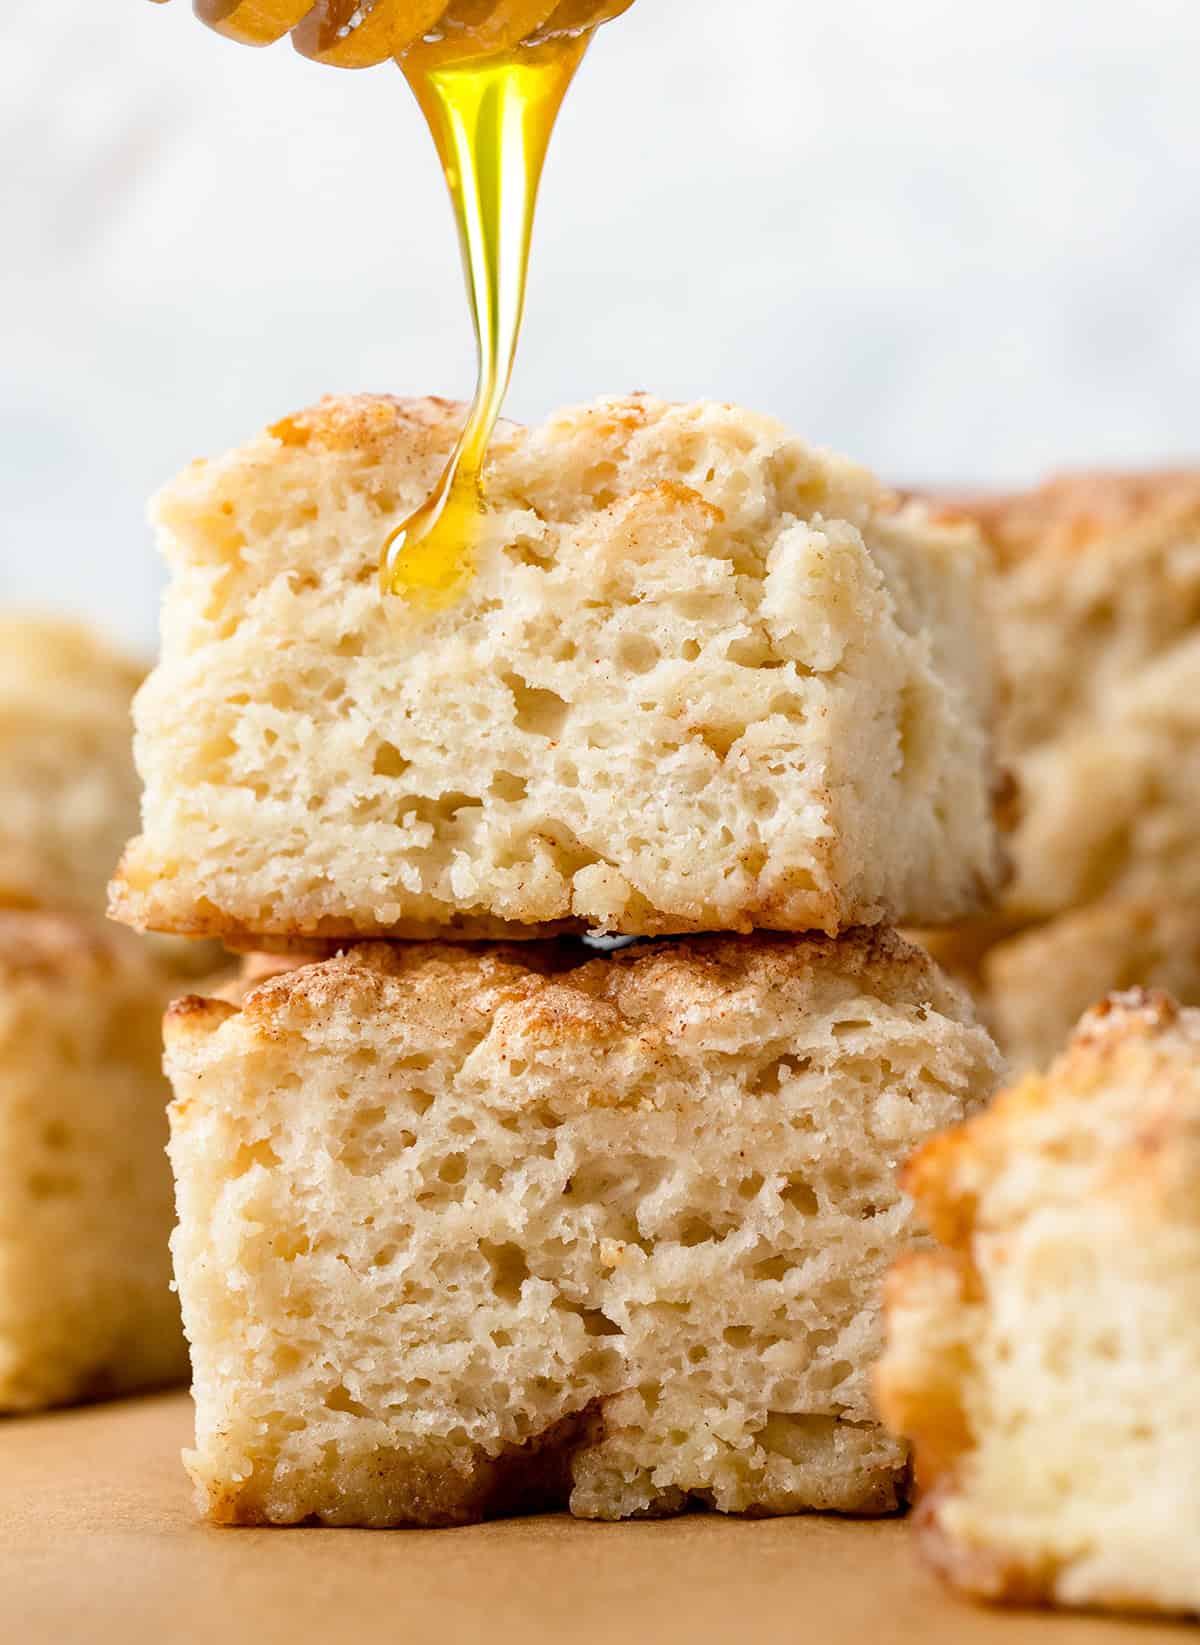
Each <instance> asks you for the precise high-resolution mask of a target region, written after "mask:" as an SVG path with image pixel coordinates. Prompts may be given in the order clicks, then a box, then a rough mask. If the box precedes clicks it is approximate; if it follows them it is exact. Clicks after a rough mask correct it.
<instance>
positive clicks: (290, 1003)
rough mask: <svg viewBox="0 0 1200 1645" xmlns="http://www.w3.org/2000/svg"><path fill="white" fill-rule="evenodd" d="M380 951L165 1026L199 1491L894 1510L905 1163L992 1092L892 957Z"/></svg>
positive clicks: (303, 971)
mask: <svg viewBox="0 0 1200 1645" xmlns="http://www.w3.org/2000/svg"><path fill="white" fill-rule="evenodd" d="M585 952H586V951H581V950H579V949H578V947H577V945H566V944H563V945H561V946H558V945H554V944H522V945H515V946H509V947H507V948H492V949H484V950H478V949H472V948H470V947H468V946H465V945H459V946H454V945H447V944H431V945H399V946H384V945H365V946H362V947H358V948H353V949H351V950H349V951H348V952H346V953H344V954H343V955H341V956H339V957H338V958H336V959H333V960H328V961H325V962H322V963H319V964H314V965H311V966H306V967H301V968H299V969H291V970H288V971H286V972H283V973H282V974H279V975H277V976H275V977H273V978H271V979H269V980H267V981H265V982H263V983H261V984H259V985H258V986H257V987H253V986H251V987H250V988H249V990H248V991H246V990H245V989H243V990H242V993H241V1004H240V1008H239V1007H238V1006H237V1005H236V1004H234V1003H230V1002H228V1001H220V1000H202V999H199V998H192V999H189V1000H185V1001H181V1002H179V1003H177V1004H176V1005H175V1006H174V1007H173V1008H172V1011H171V1013H170V1014H169V1016H168V1019H167V1066H168V1072H169V1074H170V1077H171V1080H172V1083H173V1086H174V1091H175V1099H174V1103H173V1106H172V1109H171V1128H172V1140H171V1158H172V1162H173V1165H174V1169H175V1174H176V1180H177V1191H178V1205H179V1227H178V1230H177V1232H176V1234H175V1236H174V1255H175V1270H176V1276H177V1280H178V1285H179V1292H180V1297H181V1300H182V1304H183V1312H184V1321H185V1326H186V1329H187V1333H188V1336H189V1339H190V1341H191V1346H192V1358H193V1365H194V1388H193V1393H194V1397H195V1402H196V1444H195V1448H194V1450H192V1451H191V1452H190V1453H189V1454H188V1456H187V1459H186V1460H187V1463H188V1467H189V1469H190V1471H191V1473H192V1476H193V1479H194V1480H195V1483H196V1486H197V1494H198V1501H199V1503H200V1505H201V1507H202V1509H203V1511H204V1512H206V1513H207V1514H208V1515H209V1516H210V1517H211V1518H212V1519H214V1520H217V1521H221V1522H226V1523H237V1524H263V1523H267V1524H295V1523H300V1522H306V1521H319V1522H321V1523H325V1524H336V1525H366V1526H385V1525H401V1524H422V1525H440V1524H452V1523H459V1522H463V1521H468V1520H476V1519H481V1518H484V1517H489V1516H492V1515H496V1514H502V1513H506V1512H510V1511H513V1510H514V1509H516V1508H518V1507H525V1508H528V1507H532V1506H541V1507H569V1509H570V1511H571V1512H572V1513H573V1514H576V1515H578V1516H582V1517H591V1518H600V1519H621V1518H626V1517H630V1516H642V1515H647V1514H666V1513H673V1512H677V1511H679V1510H681V1509H683V1508H685V1507H687V1506H688V1505H699V1504H703V1505H707V1506H709V1507H712V1508H716V1509H719V1510H722V1511H725V1512H756V1513H789V1512H795V1511H798V1510H802V1509H832V1510H837V1511H840V1512H853V1513H882V1512H887V1511H890V1510H892V1509H894V1508H895V1507H896V1506H897V1505H898V1503H899V1502H900V1501H901V1500H902V1499H903V1495H904V1491H905V1482H906V1478H907V1463H906V1454H905V1451H904V1448H903V1446H901V1445H897V1444H895V1443H893V1442H891V1441H889V1440H888V1439H886V1438H885V1437H884V1435H883V1434H882V1431H881V1429H880V1427H879V1424H878V1422H877V1420H876V1418H875V1416H874V1413H873V1411H872V1408H871V1405H870V1402H869V1398H868V1372H869V1367H870V1365H871V1363H872V1361H873V1360H874V1358H875V1356H876V1353H877V1351H878V1347H879V1340H878V1316H879V1287H880V1282H881V1279H882V1275H883V1272H884V1269H885V1268H886V1266H887V1264H888V1262H889V1261H890V1260H891V1259H892V1257H893V1256H894V1255H896V1254H897V1253H898V1252H899V1251H900V1250H902V1249H904V1248H905V1247H906V1246H907V1245H908V1243H909V1240H910V1238H911V1232H912V1231H911V1225H910V1207H909V1204H908V1202H907V1200H906V1199H905V1198H904V1196H903V1195H902V1194H901V1193H900V1191H899V1189H898V1187H897V1184H896V1181H895V1172H894V1170H893V1167H894V1165H895V1164H896V1162H897V1161H898V1160H900V1159H902V1158H903V1157H904V1156H905V1155H906V1153H907V1152H908V1151H909V1149H910V1148H911V1146H912V1145H913V1144H914V1143H915V1142H917V1141H918V1140H920V1139H923V1138H924V1137H926V1136H928V1135H930V1134H931V1133H932V1132H934V1131H935V1130H937V1129H938V1128H939V1127H941V1126H943V1125H946V1124H947V1123H953V1122H955V1121H957V1120H958V1119H959V1118H961V1117H962V1116H963V1115H965V1114H966V1113H967V1112H969V1111H970V1109H971V1108H972V1106H973V1105H974V1104H975V1102H976V1101H977V1099H980V1098H982V1097H984V1096H985V1095H986V1094H987V1093H988V1092H989V1091H990V1089H991V1087H992V1084H993V1082H994V1079H995V1076H996V1070H997V1059H996V1055H995V1051H994V1048H993V1046H992V1044H991V1041H990V1040H989V1038H988V1036H987V1034H986V1032H985V1031H984V1030H983V1029H981V1028H980V1027H979V1026H978V1025H977V1024H976V1023H975V1021H974V1018H973V1016H972V1014H971V1011H970V1006H969V1004H968V1002H967V1000H966V996H965V995H964V994H963V993H961V992H960V991H959V990H958V989H956V988H955V987H954V986H953V985H952V984H949V983H948V982H946V980H945V979H944V978H943V977H941V975H940V974H939V973H938V972H937V970H936V969H935V968H934V967H933V966H932V965H931V963H930V962H929V961H928V959H927V958H926V957H925V956H924V955H923V954H920V953H919V952H918V951H917V950H915V949H912V948H910V947H909V946H908V945H907V944H905V943H903V942H902V941H901V940H900V939H899V938H897V937H896V936H895V935H894V934H891V933H889V932H871V933H862V932H856V933H851V934H848V935H846V936H844V937H842V938H840V939H837V940H833V939H829V938H824V937H806V938H794V937H784V936H774V937H772V936H755V937H747V938H738V937H724V938H697V939H690V938H684V939H681V940H679V941H678V942H676V943H662V944H657V945H649V946H645V947H634V948H631V949H628V950H626V951H624V952H621V953H617V954H614V955H611V956H608V957H604V958H590V959H587V960H586V963H582V964H581V963H579V960H580V955H581V953H585Z"/></svg>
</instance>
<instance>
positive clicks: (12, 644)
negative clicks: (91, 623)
mask: <svg viewBox="0 0 1200 1645" xmlns="http://www.w3.org/2000/svg"><path fill="white" fill-rule="evenodd" d="M144 672H145V670H144V669H142V668H141V667H139V665H138V664H137V663H135V662H133V661H131V660H130V659H128V658H126V657H123V656H121V655H120V654H118V653H117V652H115V651H113V650H112V649H111V648H110V647H109V646H108V645H106V644H105V642H104V641H103V640H101V639H100V638H99V637H98V636H97V635H95V634H94V633H93V632H92V631H91V630H90V629H88V628H86V627H84V626H83V625H82V624H79V623H73V622H67V621H63V620H61V619H58V618H52V617H31V616H21V615H16V614H13V613H3V614H0V907H9V908H53V909H66V910H71V911H84V912H90V913H94V914H101V913H103V911H104V902H105V887H106V886H107V884H108V881H109V879H110V877H111V875H112V872H113V869H114V867H115V866H116V862H117V859H118V857H119V856H120V855H121V849H122V847H123V846H124V844H125V842H126V840H127V839H128V837H129V833H130V830H131V829H134V828H136V827H137V817H138V793H139V785H138V779H137V773H136V772H135V770H134V766H133V751H132V747H131V743H132V737H133V724H132V720H131V716H130V707H131V704H132V701H133V694H134V692H135V691H136V689H137V687H138V684H139V683H140V681H141V679H142V677H143V674H144Z"/></svg>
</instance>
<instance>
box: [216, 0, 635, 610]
mask: <svg viewBox="0 0 1200 1645" xmlns="http://www.w3.org/2000/svg"><path fill="white" fill-rule="evenodd" d="M632 3H633V0H451V3H450V4H449V5H447V3H446V0H317V3H315V4H314V0H193V9H194V11H195V13H196V15H197V17H199V18H200V19H201V21H202V22H205V23H207V24H209V26H210V27H212V28H215V29H217V30H219V31H220V32H221V33H222V34H226V35H229V36H230V37H231V38H232V39H235V40H239V41H241V42H242V43H243V44H244V45H257V46H264V45H270V44H271V43H272V42H273V41H275V40H279V39H281V38H282V37H283V36H284V35H285V34H290V35H291V37H292V41H293V44H294V45H295V46H296V47H297V49H298V50H299V51H302V52H303V53H304V54H305V55H306V56H308V57H313V58H316V59H317V60H318V61H319V62H323V63H332V64H335V65H337V66H338V67H341V68H367V67H369V66H370V65H371V64H373V63H379V62H383V61H385V60H386V59H387V58H389V57H394V58H396V59H397V60H398V62H399V63H400V66H401V68H402V69H403V71H404V74H405V77H406V78H407V80H408V83H409V85H410V86H411V87H412V89H413V92H414V93H415V95H416V98H417V101H418V103H419V104H420V106H421V110H422V112H423V114H424V116H425V119H426V122H427V123H428V126H429V130H430V132H431V134H432V136H433V140H434V143H435V145H436V147H437V152H438V158H439V160H440V161H441V165H442V171H443V172H444V174H445V178H446V184H447V187H448V188H449V191H450V199H451V203H452V205H453V207H454V215H455V219H456V222H457V225H458V235H459V242H460V245H461V248H462V256H463V266H464V269H465V272H466V279H467V291H468V294H469V296H470V300H471V310H472V317H473V319H474V324H475V339H476V344H477V352H478V376H477V379H476V387H475V398H474V400H473V402H472V405H471V409H470V412H469V414H468V416H467V420H466V422H465V424H464V426H463V429H462V432H461V434H460V435H459V438H458V441H457V443H456V445H455V447H454V450H453V452H452V453H451V455H450V459H449V461H448V462H447V464H446V467H445V469H444V470H443V472H442V475H441V478H440V479H439V480H438V483H437V485H436V486H435V487H434V489H433V491H432V493H431V494H430V496H429V497H428V498H427V500H426V501H425V502H424V503H423V504H422V505H421V507H420V508H419V509H417V511H416V512H415V513H414V514H411V515H409V517H408V519H406V520H405V521H404V522H403V523H402V524H401V525H400V526H398V527H397V529H396V530H395V531H393V532H392V534H391V536H390V537H389V538H388V540H387V542H386V543H385V544H384V548H383V554H382V558H381V562H380V584H381V587H382V588H383V590H384V592H385V593H387V594H392V595H402V596H404V597H405V598H407V599H408V600H410V601H412V602H413V603H414V604H418V605H421V606H424V607H426V608H432V609H437V608H441V607H445V606H448V605H451V604H452V603H453V602H454V601H455V600H456V599H457V598H458V597H459V595H460V594H461V593H462V592H463V590H464V589H465V588H466V586H467V584H468V583H469V582H470V579H471V576H472V573H473V570H474V564H475V554H476V548H477V543H478V538H479V533H480V529H481V526H482V522H483V518H484V513H485V499H484V484H483V471H484V464H485V461H486V458H487V451H488V445H489V443H490V441H491V437H492V433H493V431H494V429H495V426H496V419H497V418H498V416H499V414H500V408H501V406H502V404H503V402H504V396H505V394H506V392H507V390H508V384H509V380H510V378H511V376H512V368H513V360H514V358H515V355H516V348H517V339H518V337H519V335H520V330H521V316H522V313H523V310H524V306H525V284H526V276H527V272H528V268H529V246H530V241H531V238H532V233H533V218H534V210H535V207H536V205H537V194H538V185H539V183H540V181H541V176H542V167H543V164H544V162H545V158H546V151H547V148H548V147H549V143H550V136H551V133H552V132H553V130H554V123H555V120H556V119H557V117H558V111H559V108H560V107H561V105H562V100H563V97H564V96H565V95H566V91H567V88H568V86H569V85H570V83H571V80H572V78H573V77H574V74H575V71H576V69H577V68H578V67H579V64H580V62H581V61H582V59H583V55H584V52H585V51H586V50H587V47H588V43H589V41H590V40H591V36H592V34H593V32H594V30H595V29H596V27H597V26H598V25H599V24H600V23H603V22H606V21H607V20H608V19H609V18H612V17H617V16H619V15H620V13H621V12H623V11H627V10H628V9H629V7H630V5H632Z"/></svg>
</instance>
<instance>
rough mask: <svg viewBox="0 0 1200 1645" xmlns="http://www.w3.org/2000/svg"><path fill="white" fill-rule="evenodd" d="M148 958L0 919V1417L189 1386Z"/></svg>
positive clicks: (27, 916)
mask: <svg viewBox="0 0 1200 1645" xmlns="http://www.w3.org/2000/svg"><path fill="white" fill-rule="evenodd" d="M169 993H170V985H169V983H168V982H167V980H166V979H165V978H164V975H163V973H162V971H161V969H160V968H159V966H158V965H157V963H156V962H155V961H154V960H153V959H152V958H151V957H149V956H148V955H147V953H146V952H145V949H144V945H143V944H141V943H139V942H138V941H137V940H136V939H135V938H133V937H131V936H130V935H129V934H128V933H126V932H122V931H116V930H114V929H113V928H112V927H107V926H105V925H103V924H102V923H101V922H100V921H98V920H95V919H89V918H86V917H84V916H78V917H69V916H64V915H53V914H44V913H18V912H0V1411H28V1410H36V1409H39V1408H41V1407H44V1406H50V1405H61V1404H66V1403H70V1402H73V1401H76V1400H82V1399H94V1398H98V1397H100V1396H102V1395H110V1394H118V1393H124V1392H127V1391H129V1390H131V1389H135V1388H142V1387H148V1386H152V1385H155V1384H160V1383H166V1382H172V1381H183V1380H184V1379H185V1378H186V1375H187V1363H188V1362H187V1350H186V1346H185V1343H184V1340H183V1333H182V1330H181V1328H180V1322H179V1308H178V1305H177V1303H176V1301H175V1298H174V1297H173V1296H172V1295H171V1291H170V1281H171V1266H170V1257H169V1253H168V1246H167V1242H168V1239H169V1236H170V1231H171V1226H172V1223H173V1221H174V1218H173V1205H172V1189H171V1173H170V1169H169V1167H168V1165H167V1161H166V1158H165V1156H164V1148H165V1144H166V1140H167V1119H166V1104H167V1099H168V1097H169V1095H170V1092H169V1088H168V1086H167V1083H166V1081H165V1079H164V1078H163V1075H162V1066H161V1065H162V1034H161V1021H162V1013H163V1010H164V1007H165V1006H166V1003H167V1000H168V997H169Z"/></svg>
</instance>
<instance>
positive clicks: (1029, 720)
mask: <svg viewBox="0 0 1200 1645" xmlns="http://www.w3.org/2000/svg"><path fill="white" fill-rule="evenodd" d="M949 515H950V517H952V518H960V519H961V518H964V517H965V518H969V519H971V520H972V521H973V522H974V523H976V524H978V525H979V526H980V527H981V528H982V530H983V532H984V534H985V536H986V537H987V539H988V542H989V545H990V546H991V548H992V551H993V554H994V557H995V562H996V566H997V571H998V575H997V578H996V586H995V599H996V602H997V604H996V622H995V631H996V632H995V638H996V647H997V653H998V662H999V673H1000V694H999V715H998V726H997V730H998V740H999V747H1000V754H1001V759H1002V762H1003V763H1004V764H1005V765H1006V766H1008V767H1009V768H1011V770H1012V771H1013V773H1014V774H1015V776H1016V779H1017V785H1018V788H1019V804H1018V811H1019V818H1018V822H1017V826H1016V828H1015V831H1014V833H1013V835H1012V838H1011V842H1010V844H1011V849H1012V854H1013V859H1014V874H1013V879H1012V883H1011V885H1010V886H1009V889H1008V893H1007V897H1006V902H1005V911H1006V913H1008V914H1010V915H1013V916H1015V917H1019V918H1022V919H1034V918H1045V917H1047V916H1051V915H1054V914H1058V913H1062V912H1064V911H1066V910H1068V909H1071V908H1075V907H1078V906H1080V905H1082V904H1085V903H1091V902H1095V901H1099V900H1100V899H1102V898H1118V899H1124V900H1130V899H1132V900H1134V901H1139V902H1151V903H1154V902H1159V903H1161V902H1166V901H1170V900H1174V899H1177V898H1184V899H1190V900H1192V901H1200V830H1198V829H1197V826H1196V821H1197V818H1198V817H1200V470H1198V469H1193V470H1176V471H1163V472H1147V473H1120V472H1109V473H1104V472H1101V473H1082V474H1067V475H1063V476H1061V477H1059V478H1057V479H1053V480H1050V481H1048V482H1047V483H1046V484H1045V485H1044V486H1042V487H1040V488H1039V489H1037V490H1035V491H1033V492H1030V493H1024V494H1017V495H1013V496H1007V497H995V498H991V499H982V500H979V501H978V502H975V503H969V502H967V503H964V504H962V505H960V506H957V507H955V508H953V509H951V510H950V511H949Z"/></svg>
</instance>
